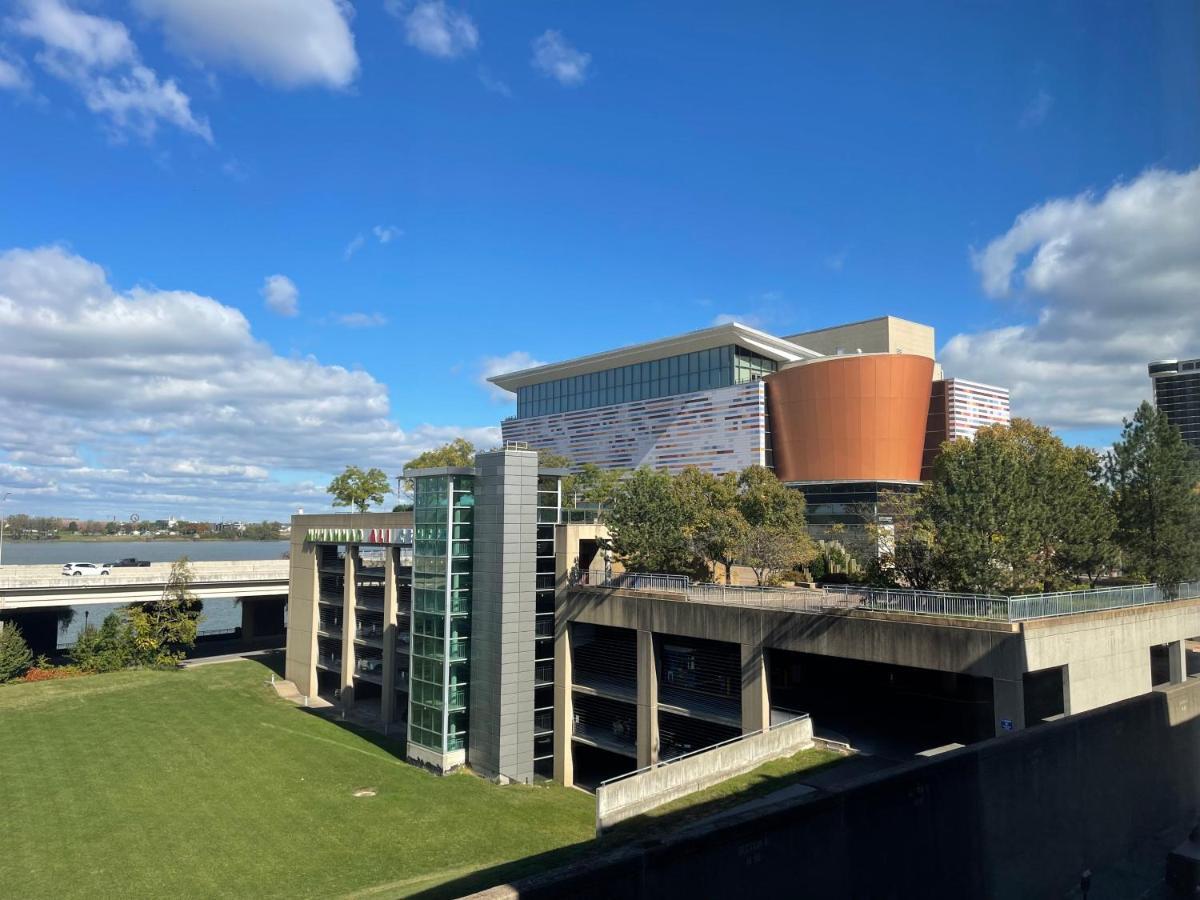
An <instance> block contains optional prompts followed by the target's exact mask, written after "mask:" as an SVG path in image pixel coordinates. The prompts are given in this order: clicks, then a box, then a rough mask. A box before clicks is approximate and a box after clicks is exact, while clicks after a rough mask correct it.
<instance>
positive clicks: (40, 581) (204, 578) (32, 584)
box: [0, 561, 288, 590]
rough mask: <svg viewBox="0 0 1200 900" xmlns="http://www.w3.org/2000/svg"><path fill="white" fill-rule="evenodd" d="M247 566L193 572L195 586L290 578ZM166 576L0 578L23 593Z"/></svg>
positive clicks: (280, 571)
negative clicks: (31, 590)
mask: <svg viewBox="0 0 1200 900" xmlns="http://www.w3.org/2000/svg"><path fill="white" fill-rule="evenodd" d="M281 562H282V565H271V566H246V567H242V568H239V569H238V570H237V571H234V572H229V571H224V572H211V571H206V570H200V571H196V572H194V573H193V578H192V582H191V583H192V584H193V585H197V584H221V583H228V582H235V581H275V580H286V579H287V578H288V564H287V562H286V561H281ZM167 577H168V575H167V573H158V574H154V575H119V574H115V573H114V574H110V575H84V576H72V575H59V576H57V577H53V578H45V577H42V578H19V577H18V578H8V577H5V578H0V590H22V589H26V588H29V589H37V588H80V589H87V588H108V587H119V586H122V585H139V584H165V583H166V582H167Z"/></svg>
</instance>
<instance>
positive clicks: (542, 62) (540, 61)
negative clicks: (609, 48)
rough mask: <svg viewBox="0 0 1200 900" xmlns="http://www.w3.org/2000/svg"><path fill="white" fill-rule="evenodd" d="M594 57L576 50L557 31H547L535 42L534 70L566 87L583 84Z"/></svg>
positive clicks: (532, 61)
mask: <svg viewBox="0 0 1200 900" xmlns="http://www.w3.org/2000/svg"><path fill="white" fill-rule="evenodd" d="M591 62H592V55H591V54H590V53H584V52H582V51H581V50H576V49H575V48H574V47H572V46H571V44H569V43H568V42H567V39H566V38H564V37H563V36H562V34H560V33H559V32H557V31H554V30H547V31H546V32H545V33H543V34H542V35H540V36H539V37H537V38H535V39H534V41H533V59H532V60H531V64H532V65H533V67H534V69H536V70H537V71H538V72H541V73H542V74H543V75H545V76H546V77H547V78H553V79H554V80H555V81H557V82H558V83H559V84H561V85H564V86H566V87H575V86H576V85H580V84H583V82H584V81H586V80H587V77H588V66H589V65H591Z"/></svg>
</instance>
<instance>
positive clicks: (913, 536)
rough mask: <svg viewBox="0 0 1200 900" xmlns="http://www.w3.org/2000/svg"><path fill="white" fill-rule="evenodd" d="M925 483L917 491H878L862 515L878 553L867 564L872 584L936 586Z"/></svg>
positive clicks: (932, 529) (933, 540)
mask: <svg viewBox="0 0 1200 900" xmlns="http://www.w3.org/2000/svg"><path fill="white" fill-rule="evenodd" d="M928 491H929V487H928V485H924V486H922V487H921V488H920V489H919V490H917V491H881V492H880V494H879V500H878V502H877V503H876V504H873V505H872V509H871V511H870V514H869V515H868V516H866V518H867V523H866V530H867V534H868V535H869V536H871V537H872V538H873V539H874V541H875V546H876V547H877V548H878V552H877V554H876V555H875V557H874V558H873V559H872V560H871V561H870V563H869V564H868V566H867V570H868V573H869V577H870V579H871V581H872V582H874V583H875V584H879V585H883V586H889V587H907V588H912V589H914V590H918V591H927V590H932V589H934V588H936V587H937V586H938V577H939V573H938V568H937V558H936V553H935V550H936V544H937V529H936V528H935V527H934V525H933V522H932V521H931V520H930V518H929V516H928V514H927V512H926V509H925V503H926V495H927V494H928Z"/></svg>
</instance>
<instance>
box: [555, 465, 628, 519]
mask: <svg viewBox="0 0 1200 900" xmlns="http://www.w3.org/2000/svg"><path fill="white" fill-rule="evenodd" d="M627 474H628V473H627V472H626V470H625V469H602V468H600V467H599V466H598V465H596V464H595V463H584V464H583V465H582V466H580V467H579V471H578V472H576V473H575V474H573V475H568V476H567V477H566V478H564V479H563V485H562V491H563V505H564V506H572V507H574V506H578V505H579V504H580V503H594V504H596V505H597V506H598V507H600V508H601V510H603V508H604V507H606V506H608V505H609V504H610V503H611V502H612V498H613V494H614V493H615V492H616V490H617V487H618V486H619V485H620V484H621V479H623V478H624V477H625V476H626V475H627Z"/></svg>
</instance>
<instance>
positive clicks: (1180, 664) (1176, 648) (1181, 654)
mask: <svg viewBox="0 0 1200 900" xmlns="http://www.w3.org/2000/svg"><path fill="white" fill-rule="evenodd" d="M1167 661H1168V663H1169V664H1170V673H1171V684H1183V683H1184V682H1185V681H1187V651H1186V650H1185V649H1184V642H1183V641H1172V642H1171V643H1169V644H1167Z"/></svg>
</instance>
